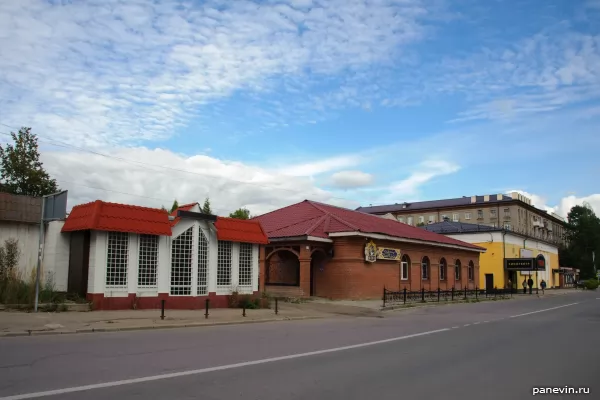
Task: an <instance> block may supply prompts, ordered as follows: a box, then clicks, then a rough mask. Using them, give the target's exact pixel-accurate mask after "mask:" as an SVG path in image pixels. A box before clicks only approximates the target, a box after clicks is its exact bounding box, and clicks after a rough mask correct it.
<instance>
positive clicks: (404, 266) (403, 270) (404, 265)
mask: <svg viewBox="0 0 600 400" xmlns="http://www.w3.org/2000/svg"><path fill="white" fill-rule="evenodd" d="M409 268H410V258H409V257H408V255H406V254H404V255H403V256H402V260H401V261H400V279H401V280H403V281H407V280H408V279H409V276H410V275H409V274H410V272H409V271H410V269H409Z"/></svg>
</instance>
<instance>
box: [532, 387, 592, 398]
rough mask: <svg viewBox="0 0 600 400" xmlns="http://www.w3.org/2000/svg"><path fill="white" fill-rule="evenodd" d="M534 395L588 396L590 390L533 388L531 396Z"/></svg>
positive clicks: (581, 388) (578, 388)
mask: <svg viewBox="0 0 600 400" xmlns="http://www.w3.org/2000/svg"><path fill="white" fill-rule="evenodd" d="M536 394H590V388H589V387H588V388H583V387H569V386H564V387H534V388H533V395H534V396H535V395H536Z"/></svg>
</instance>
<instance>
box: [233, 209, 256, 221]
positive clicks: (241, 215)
mask: <svg viewBox="0 0 600 400" xmlns="http://www.w3.org/2000/svg"><path fill="white" fill-rule="evenodd" d="M229 218H237V219H250V218H251V217H250V210H248V209H247V208H238V209H237V210H235V211H234V212H232V213H231V214H229Z"/></svg>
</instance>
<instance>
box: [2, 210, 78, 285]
mask: <svg viewBox="0 0 600 400" xmlns="http://www.w3.org/2000/svg"><path fill="white" fill-rule="evenodd" d="M63 225H64V221H52V222H49V223H47V224H46V227H45V229H46V230H45V235H44V253H43V257H44V258H43V261H42V275H41V276H42V279H44V281H46V280H47V279H50V278H51V279H53V281H54V288H55V290H57V291H66V290H67V279H68V275H69V244H70V234H69V233H61V232H60V230H61V229H62V227H63ZM7 239H17V240H18V242H19V252H20V256H19V263H18V265H17V268H18V271H19V273H20V274H21V276H22V278H23V279H24V280H28V279H29V278H30V276H31V274H32V273H35V272H34V271H35V269H36V268H37V258H38V249H39V240H40V226H39V225H38V224H27V223H22V222H5V221H3V222H0V244H1V245H4V241H5V240H7Z"/></svg>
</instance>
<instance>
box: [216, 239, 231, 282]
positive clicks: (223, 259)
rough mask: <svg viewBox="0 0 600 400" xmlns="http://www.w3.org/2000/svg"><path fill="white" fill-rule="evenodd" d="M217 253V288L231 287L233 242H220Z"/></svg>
mask: <svg viewBox="0 0 600 400" xmlns="http://www.w3.org/2000/svg"><path fill="white" fill-rule="evenodd" d="M217 253H218V254H217V286H231V242H226V241H223V240H219V244H218V251H217Z"/></svg>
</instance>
